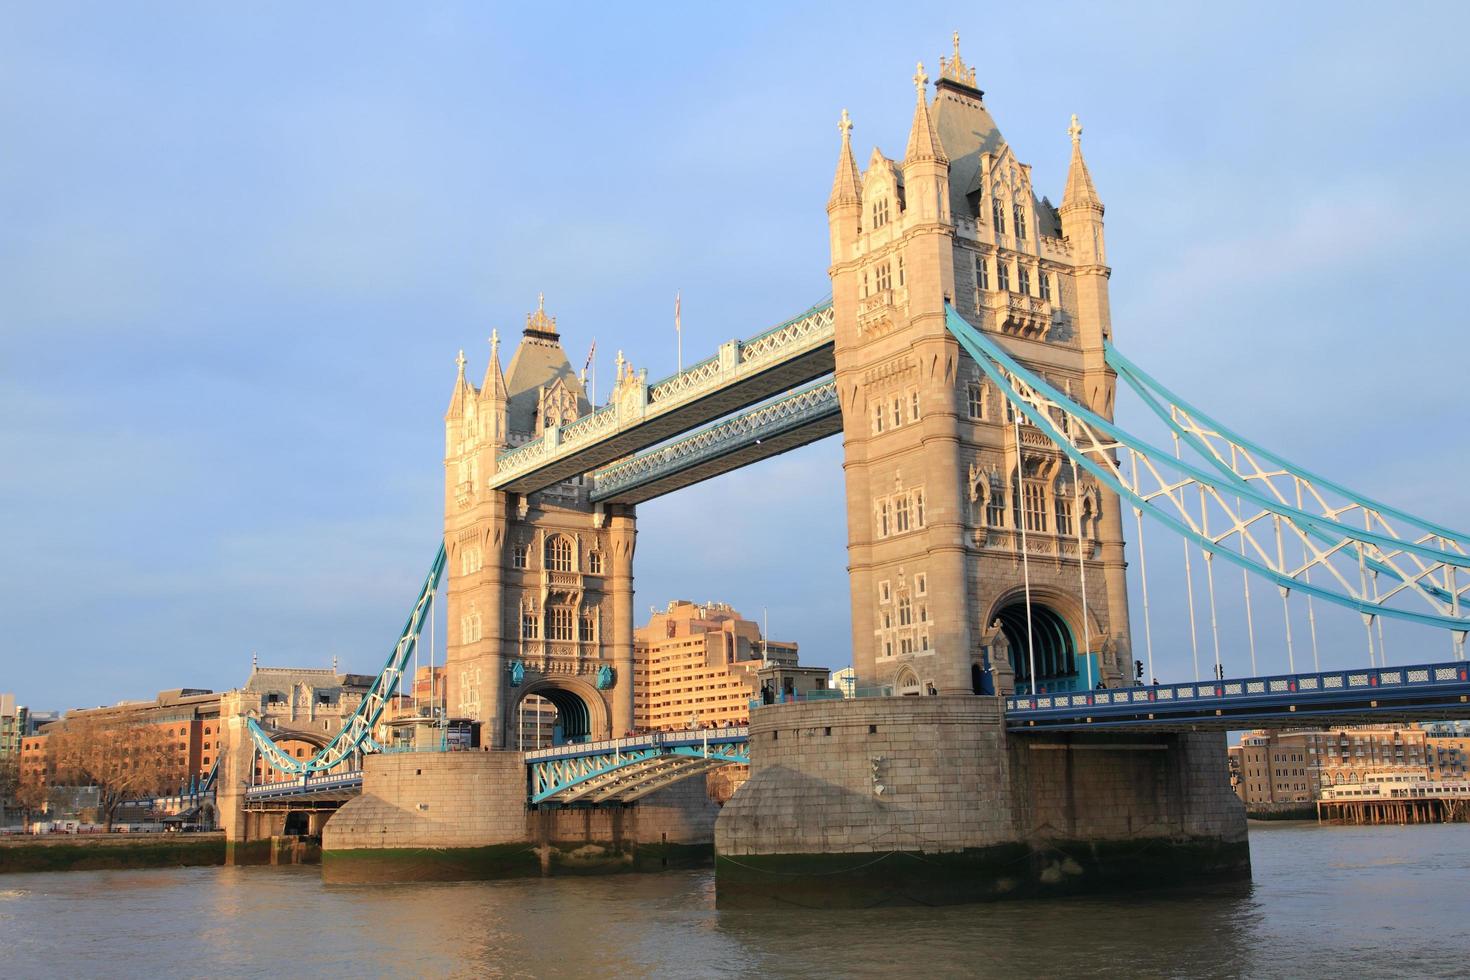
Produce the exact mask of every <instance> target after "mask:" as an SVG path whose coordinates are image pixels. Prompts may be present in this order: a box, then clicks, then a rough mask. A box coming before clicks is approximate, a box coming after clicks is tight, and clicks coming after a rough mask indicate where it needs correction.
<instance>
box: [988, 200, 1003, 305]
mask: <svg viewBox="0 0 1470 980" xmlns="http://www.w3.org/2000/svg"><path fill="white" fill-rule="evenodd" d="M990 216H991V218H993V219H994V222H995V233H996V234H997V235H1004V234H1005V233H1006V209H1005V205H1004V204H1001V203H1000V199H999V198H996V199H994V200H992V201H991V202H990ZM1002 288H1004V287H1002Z"/></svg>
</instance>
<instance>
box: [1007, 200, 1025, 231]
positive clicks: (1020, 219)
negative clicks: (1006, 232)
mask: <svg viewBox="0 0 1470 980" xmlns="http://www.w3.org/2000/svg"><path fill="white" fill-rule="evenodd" d="M1011 214H1012V216H1013V217H1014V218H1015V219H1016V237H1017V238H1025V237H1026V209H1025V208H1023V207H1021V205H1019V204H1017V205H1015V206H1014V207H1013V208H1012V209H1011Z"/></svg>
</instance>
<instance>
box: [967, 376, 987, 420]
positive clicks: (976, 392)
mask: <svg viewBox="0 0 1470 980" xmlns="http://www.w3.org/2000/svg"><path fill="white" fill-rule="evenodd" d="M965 408H966V409H967V410H968V412H969V415H970V418H972V419H976V420H977V421H982V422H983V421H984V420H985V388H984V387H983V386H982V385H981V384H980V382H978V381H971V382H970V383H969V384H968V385H966V386H965Z"/></svg>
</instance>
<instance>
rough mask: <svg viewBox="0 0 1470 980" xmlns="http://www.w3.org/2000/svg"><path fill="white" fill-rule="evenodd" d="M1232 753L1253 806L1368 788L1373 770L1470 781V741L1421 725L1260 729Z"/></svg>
mask: <svg viewBox="0 0 1470 980" xmlns="http://www.w3.org/2000/svg"><path fill="white" fill-rule="evenodd" d="M1229 751H1230V764H1231V771H1232V773H1233V774H1234V776H1235V791H1236V794H1237V795H1238V796H1239V797H1240V798H1241V800H1242V801H1243V802H1244V803H1245V805H1246V806H1247V807H1251V808H1254V809H1271V808H1283V807H1289V806H1293V805H1301V804H1307V803H1313V802H1315V801H1316V800H1317V799H1318V798H1319V797H1320V796H1321V791H1322V788H1323V787H1326V786H1341V785H1346V784H1356V783H1362V782H1364V781H1365V779H1366V777H1367V776H1368V775H1369V774H1370V773H1371V774H1399V775H1405V776H1413V777H1416V778H1420V779H1457V778H1463V777H1464V775H1465V773H1466V771H1467V769H1466V767H1467V762H1466V760H1467V757H1470V738H1466V737H1463V736H1460V737H1453V736H1446V737H1438V738H1436V737H1431V733H1430V732H1428V731H1426V730H1425V729H1424V728H1422V727H1420V726H1418V725H1362V726H1356V727H1347V728H1333V729H1327V730H1310V731H1309V730H1293V731H1280V732H1273V731H1254V732H1249V733H1247V734H1246V735H1245V736H1244V737H1242V738H1241V741H1240V744H1239V745H1233V746H1231V747H1230V750H1229Z"/></svg>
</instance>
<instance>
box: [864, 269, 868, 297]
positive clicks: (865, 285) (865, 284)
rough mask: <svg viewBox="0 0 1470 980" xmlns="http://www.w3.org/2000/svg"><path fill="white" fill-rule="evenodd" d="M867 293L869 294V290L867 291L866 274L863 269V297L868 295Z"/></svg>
mask: <svg viewBox="0 0 1470 980" xmlns="http://www.w3.org/2000/svg"><path fill="white" fill-rule="evenodd" d="M868 293H869V289H868V272H867V270H866V269H864V270H863V296H864V297H866V296H867V295H868Z"/></svg>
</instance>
